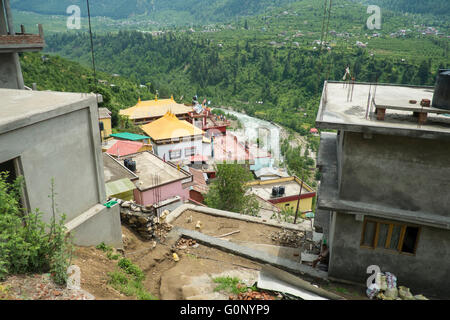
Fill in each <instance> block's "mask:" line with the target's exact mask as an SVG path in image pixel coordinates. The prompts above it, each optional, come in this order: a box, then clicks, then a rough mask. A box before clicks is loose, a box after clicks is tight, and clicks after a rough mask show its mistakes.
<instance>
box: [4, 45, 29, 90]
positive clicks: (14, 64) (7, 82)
mask: <svg viewBox="0 0 450 320" xmlns="http://www.w3.org/2000/svg"><path fill="white" fill-rule="evenodd" d="M0 88H7V89H21V90H22V89H24V88H25V85H24V82H23V76H22V69H21V67H20V61H19V54H18V53H0Z"/></svg>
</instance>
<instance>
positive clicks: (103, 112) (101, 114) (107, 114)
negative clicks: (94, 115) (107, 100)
mask: <svg viewBox="0 0 450 320" xmlns="http://www.w3.org/2000/svg"><path fill="white" fill-rule="evenodd" d="M98 118H99V119H109V118H111V111H109V110H108V109H107V108H98Z"/></svg>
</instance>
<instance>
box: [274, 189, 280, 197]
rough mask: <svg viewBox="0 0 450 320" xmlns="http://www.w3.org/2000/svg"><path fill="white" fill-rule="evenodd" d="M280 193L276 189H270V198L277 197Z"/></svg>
mask: <svg viewBox="0 0 450 320" xmlns="http://www.w3.org/2000/svg"><path fill="white" fill-rule="evenodd" d="M279 192H280V190H279V188H278V187H273V188H272V197H278V193H279Z"/></svg>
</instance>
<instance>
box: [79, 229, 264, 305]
mask: <svg viewBox="0 0 450 320" xmlns="http://www.w3.org/2000/svg"><path fill="white" fill-rule="evenodd" d="M122 233H123V235H124V244H125V247H124V256H125V257H126V258H128V259H130V260H131V261H133V263H135V264H136V265H138V266H139V267H140V268H141V269H142V270H143V271H144V273H145V275H146V279H145V281H144V286H145V288H146V289H147V290H148V291H149V292H150V293H151V294H153V295H154V296H156V297H157V298H158V299H164V300H167V299H169V300H173V299H185V298H188V297H187V296H186V294H189V293H183V287H185V286H189V285H190V283H191V282H192V279H191V278H194V277H196V276H201V275H205V274H208V275H212V274H220V273H222V272H224V271H229V270H237V271H239V270H241V271H242V270H260V268H261V267H260V266H259V265H258V264H257V263H254V262H252V261H250V260H248V259H244V258H241V257H237V256H234V255H231V254H228V253H225V252H222V251H220V250H217V249H213V248H209V247H206V246H202V245H199V246H198V247H197V248H192V247H190V248H187V249H185V250H177V251H176V253H177V254H178V256H179V258H180V261H178V262H175V261H174V259H173V256H172V254H173V252H172V250H171V243H170V242H169V241H167V243H158V244H157V245H156V247H155V248H153V241H145V240H142V239H140V238H139V236H138V235H137V234H135V233H134V232H133V231H132V230H130V229H129V228H127V227H125V226H123V227H122ZM73 264H77V265H79V266H80V269H81V287H82V289H84V290H86V291H88V292H90V293H91V294H92V295H94V296H95V297H96V299H98V300H124V299H133V297H127V296H125V295H123V294H121V293H120V292H118V291H116V290H114V289H113V288H112V287H111V286H109V285H108V283H107V282H108V272H112V271H114V270H115V268H117V267H116V265H117V261H114V260H109V259H108V258H106V254H105V253H104V252H102V251H100V250H98V249H96V248H94V247H89V248H77V250H76V252H75V259H74V260H73ZM191 293H192V294H191V295H194V292H191Z"/></svg>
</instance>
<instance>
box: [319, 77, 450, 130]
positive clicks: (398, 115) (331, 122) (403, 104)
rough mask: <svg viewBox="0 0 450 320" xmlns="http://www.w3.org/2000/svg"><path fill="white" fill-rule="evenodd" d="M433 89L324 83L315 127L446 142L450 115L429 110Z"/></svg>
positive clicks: (437, 110) (389, 85)
mask: <svg viewBox="0 0 450 320" xmlns="http://www.w3.org/2000/svg"><path fill="white" fill-rule="evenodd" d="M433 93H434V87H416V86H404V85H391V84H375V83H373V84H371V83H353V84H352V83H344V82H331V81H329V82H325V85H324V89H323V94H322V99H321V102H320V107H319V112H318V115H317V120H316V123H317V126H318V127H319V128H320V129H334V130H344V131H353V132H363V133H374V134H387V135H399V136H412V137H420V138H436V137H437V136H439V137H447V138H450V116H449V115H448V114H449V113H450V111H448V110H442V109H437V108H433V107H431V106H430V105H429V103H428V104H427V103H426V102H430V101H431V100H432V99H433Z"/></svg>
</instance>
